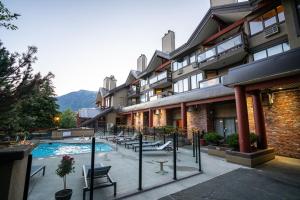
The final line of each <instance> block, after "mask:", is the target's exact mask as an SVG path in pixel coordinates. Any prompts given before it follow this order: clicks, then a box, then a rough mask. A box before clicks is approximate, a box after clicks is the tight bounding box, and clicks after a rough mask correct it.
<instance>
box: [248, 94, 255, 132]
mask: <svg viewBox="0 0 300 200" xmlns="http://www.w3.org/2000/svg"><path fill="white" fill-rule="evenodd" d="M247 110H248V120H249V130H250V133H255V124H254V115H253V101H252V97H251V96H248V97H247Z"/></svg>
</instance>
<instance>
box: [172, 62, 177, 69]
mask: <svg viewBox="0 0 300 200" xmlns="http://www.w3.org/2000/svg"><path fill="white" fill-rule="evenodd" d="M172 70H173V71H176V70H177V62H173V64H172Z"/></svg>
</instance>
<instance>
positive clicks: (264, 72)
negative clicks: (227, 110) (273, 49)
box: [223, 48, 300, 87]
mask: <svg viewBox="0 0 300 200" xmlns="http://www.w3.org/2000/svg"><path fill="white" fill-rule="evenodd" d="M299 58H300V48H297V49H292V50H289V51H287V52H285V53H282V54H279V55H276V56H272V57H269V58H266V59H263V60H259V61H255V62H252V63H249V64H245V65H241V66H238V67H235V68H232V69H230V70H229V72H228V74H227V75H226V76H224V79H223V84H224V85H226V86H229V87H234V86H236V85H249V84H255V83H260V82H263V81H269V80H274V79H278V78H284V77H289V76H295V75H300V65H299ZM299 82H300V77H299Z"/></svg>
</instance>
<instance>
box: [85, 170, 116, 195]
mask: <svg viewBox="0 0 300 200" xmlns="http://www.w3.org/2000/svg"><path fill="white" fill-rule="evenodd" d="M110 168H111V166H103V165H101V164H95V167H94V189H97V188H104V187H109V186H113V187H114V196H116V194H117V183H116V182H114V181H113V180H112V179H111V177H110V175H109V173H108V172H109V170H110ZM82 175H83V177H84V183H85V187H84V188H83V200H85V196H86V195H85V193H86V192H87V191H90V189H91V188H90V178H91V166H90V165H83V166H82ZM100 179H101V181H100Z"/></svg>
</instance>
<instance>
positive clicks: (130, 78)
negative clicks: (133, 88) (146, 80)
mask: <svg viewBox="0 0 300 200" xmlns="http://www.w3.org/2000/svg"><path fill="white" fill-rule="evenodd" d="M140 74H141V72H140V71H137V70H130V72H129V74H128V76H127V79H126V82H125V84H126V85H130V84H131V83H132V81H134V80H136V79H138V76H139V75H140Z"/></svg>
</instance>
